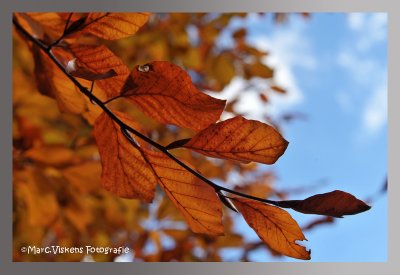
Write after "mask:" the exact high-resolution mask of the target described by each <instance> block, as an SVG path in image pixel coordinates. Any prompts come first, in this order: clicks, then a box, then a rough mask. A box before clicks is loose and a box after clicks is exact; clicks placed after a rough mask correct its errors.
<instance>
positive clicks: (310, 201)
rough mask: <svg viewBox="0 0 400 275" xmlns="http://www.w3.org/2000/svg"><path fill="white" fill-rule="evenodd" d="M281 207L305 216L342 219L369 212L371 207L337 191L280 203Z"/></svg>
mask: <svg viewBox="0 0 400 275" xmlns="http://www.w3.org/2000/svg"><path fill="white" fill-rule="evenodd" d="M279 203H280V206H282V207H285V208H292V209H293V210H296V211H299V212H301V213H305V214H318V215H327V216H332V217H338V218H341V217H342V216H343V215H354V214H358V213H361V212H364V211H367V210H369V209H370V208H371V206H369V205H367V204H366V203H365V202H363V201H361V200H359V199H357V198H356V197H354V196H353V195H351V194H349V193H346V192H343V191H340V190H335V191H332V192H329V193H324V194H317V195H314V196H311V197H309V198H307V199H305V200H288V201H280V202H279Z"/></svg>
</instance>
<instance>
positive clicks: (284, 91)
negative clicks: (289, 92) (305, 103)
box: [270, 85, 286, 94]
mask: <svg viewBox="0 0 400 275" xmlns="http://www.w3.org/2000/svg"><path fill="white" fill-rule="evenodd" d="M270 88H271V89H272V90H274V91H275V92H277V93H281V94H286V90H285V89H283V88H281V87H279V86H275V85H273V86H271V87H270Z"/></svg>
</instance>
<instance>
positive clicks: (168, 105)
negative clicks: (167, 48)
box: [121, 61, 225, 131]
mask: <svg viewBox="0 0 400 275" xmlns="http://www.w3.org/2000/svg"><path fill="white" fill-rule="evenodd" d="M121 95H122V96H125V97H127V98H128V99H129V100H130V101H132V102H133V103H135V104H137V105H138V106H139V107H140V109H141V110H142V111H143V112H144V113H145V114H146V115H148V116H150V117H151V118H153V119H155V120H157V121H159V122H161V123H165V124H174V125H178V126H181V127H185V128H189V129H193V130H195V131H199V130H201V129H203V128H205V127H207V126H208V125H210V124H211V123H213V122H215V121H216V120H218V119H219V116H220V115H221V113H222V111H223V110H224V107H225V100H219V99H216V98H213V97H211V96H208V95H206V94H204V93H202V92H201V91H199V90H197V89H196V87H195V86H194V85H193V83H192V80H191V78H190V76H189V74H188V73H187V72H185V71H184V70H183V69H181V68H180V67H179V66H177V65H174V64H172V63H169V62H167V61H155V62H152V63H150V64H146V65H143V66H138V67H137V68H136V69H134V70H133V71H132V73H131V75H130V77H129V78H128V80H127V82H126V83H125V86H124V87H123V89H122V91H121Z"/></svg>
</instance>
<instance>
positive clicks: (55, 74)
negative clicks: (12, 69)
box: [32, 45, 86, 114]
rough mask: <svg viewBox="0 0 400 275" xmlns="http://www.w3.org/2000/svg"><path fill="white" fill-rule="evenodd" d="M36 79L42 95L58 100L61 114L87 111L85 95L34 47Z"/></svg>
mask: <svg viewBox="0 0 400 275" xmlns="http://www.w3.org/2000/svg"><path fill="white" fill-rule="evenodd" d="M32 54H33V58H34V61H35V69H34V73H35V78H36V84H37V89H38V90H39V92H40V93H42V94H44V95H46V96H49V97H53V98H55V99H56V100H57V104H58V107H59V109H60V111H61V112H66V113H73V114H80V113H83V112H84V111H85V110H86V103H85V100H84V97H83V95H82V94H81V93H80V92H79V91H77V89H76V87H75V86H74V84H73V83H72V82H71V81H70V80H69V79H68V78H67V77H66V76H65V75H64V74H63V73H62V72H61V70H60V69H59V68H58V67H57V66H56V65H55V64H54V62H52V61H51V60H50V58H49V57H48V56H47V55H45V54H44V53H43V52H42V51H41V50H40V49H39V48H38V47H36V46H35V45H33V46H32Z"/></svg>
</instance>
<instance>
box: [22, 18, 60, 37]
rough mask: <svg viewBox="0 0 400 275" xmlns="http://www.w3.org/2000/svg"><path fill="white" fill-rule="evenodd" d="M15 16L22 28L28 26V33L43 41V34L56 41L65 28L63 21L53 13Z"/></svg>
mask: <svg viewBox="0 0 400 275" xmlns="http://www.w3.org/2000/svg"><path fill="white" fill-rule="evenodd" d="M15 16H16V17H17V18H18V20H19V21H20V22H21V24H23V26H27V27H28V26H29V29H30V32H31V33H32V34H33V35H35V36H36V37H38V38H40V39H45V36H44V34H47V35H48V36H50V37H51V39H56V38H58V37H59V36H60V35H62V32H63V29H64V27H65V21H64V19H63V18H61V17H60V16H59V14H57V13H55V12H26V13H15Z"/></svg>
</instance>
